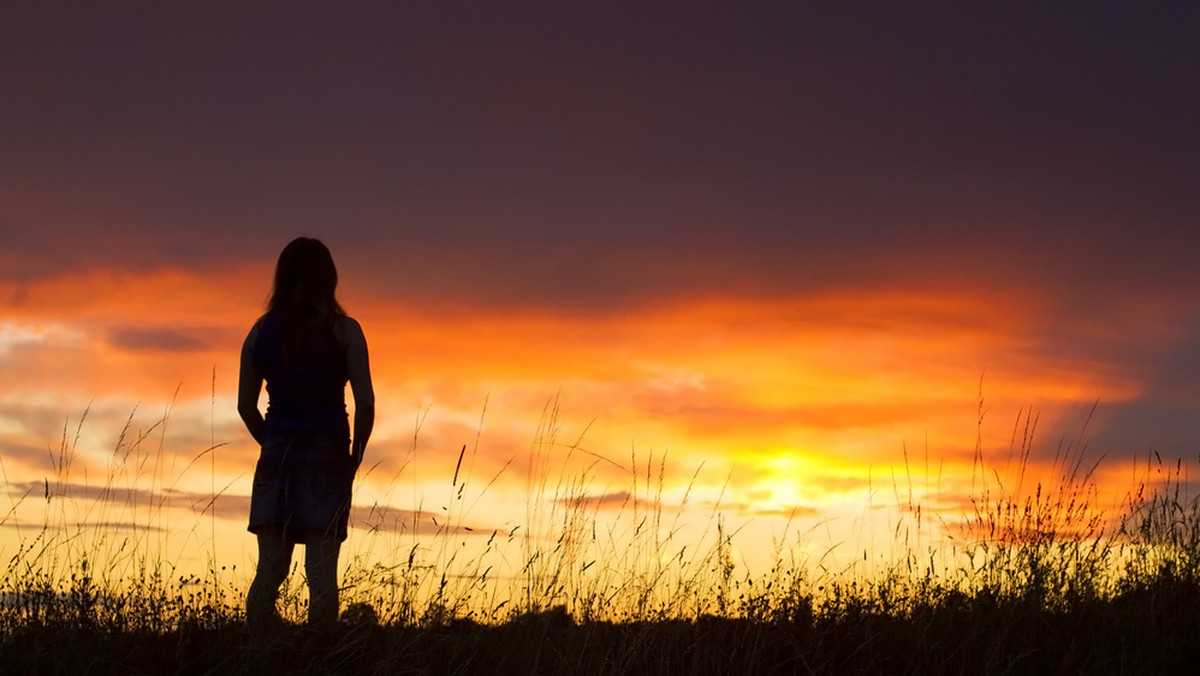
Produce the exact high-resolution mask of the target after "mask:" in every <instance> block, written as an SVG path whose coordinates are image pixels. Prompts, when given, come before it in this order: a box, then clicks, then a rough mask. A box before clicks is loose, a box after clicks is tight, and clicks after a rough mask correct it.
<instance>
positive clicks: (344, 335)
mask: <svg viewBox="0 0 1200 676" xmlns="http://www.w3.org/2000/svg"><path fill="white" fill-rule="evenodd" d="M333 328H334V331H335V332H336V333H337V337H338V341H340V342H341V343H342V344H343V345H350V344H351V343H365V342H366V341H367V339H366V336H364V335H363V330H362V326H361V325H360V324H359V323H358V320H357V319H355V318H354V317H351V316H350V315H342V316H341V317H338V320H337V321H336V322H334V325H333Z"/></svg>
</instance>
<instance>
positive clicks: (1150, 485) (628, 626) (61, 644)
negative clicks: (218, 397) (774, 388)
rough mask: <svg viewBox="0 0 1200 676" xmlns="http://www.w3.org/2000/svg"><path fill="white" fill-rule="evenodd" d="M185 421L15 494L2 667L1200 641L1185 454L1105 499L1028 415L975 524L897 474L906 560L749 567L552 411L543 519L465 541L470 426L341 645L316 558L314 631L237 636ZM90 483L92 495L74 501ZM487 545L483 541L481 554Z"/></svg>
mask: <svg viewBox="0 0 1200 676" xmlns="http://www.w3.org/2000/svg"><path fill="white" fill-rule="evenodd" d="M83 417H84V418H86V414H85V416H83ZM166 419H167V416H166V415H164V417H163V419H161V420H159V421H158V422H157V423H155V424H153V425H151V426H150V427H149V428H147V429H145V430H136V429H135V427H134V425H133V422H132V420H133V418H132V417H131V418H130V422H129V423H127V424H126V426H125V429H124V430H123V431H122V433H121V434H120V435H119V438H118V440H117V441H116V443H115V445H114V448H113V451H112V453H111V464H110V466H109V467H108V468H107V472H106V475H105V476H104V477H103V478H102V479H101V480H100V481H99V482H97V483H96V484H95V485H92V484H90V483H89V482H88V481H87V480H84V481H82V482H80V481H77V480H76V477H74V476H73V475H72V472H74V471H75V468H74V458H75V455H76V453H77V448H78V444H79V439H80V435H81V434H82V433H83V432H82V429H83V419H82V418H81V420H80V421H79V422H78V423H77V424H76V425H75V426H74V427H73V428H69V427H64V430H63V435H62V441H61V443H60V445H59V448H58V449H57V450H56V451H55V452H53V453H52V454H51V456H52V464H53V471H54V474H53V477H52V479H51V478H47V479H46V481H45V482H44V483H43V485H42V486H41V488H42V490H41V492H40V494H39V493H38V492H37V491H35V490H34V488H33V487H28V488H27V490H26V491H24V493H23V494H21V495H16V496H14V497H13V498H12V502H11V504H10V506H9V508H8V510H7V512H6V514H5V515H4V516H2V517H0V519H2V521H0V527H4V528H11V529H19V537H18V540H17V544H16V545H15V549H14V550H13V551H11V552H10V551H6V552H4V554H5V556H4V559H5V561H4V571H3V576H2V578H0V651H2V653H3V654H2V655H0V656H2V657H3V658H4V659H6V660H9V663H11V664H13V665H17V666H18V667H19V668H22V669H33V670H36V671H41V672H44V673H52V672H62V673H82V672H86V671H90V670H96V671H111V670H123V671H138V672H157V673H168V672H176V671H197V672H209V671H234V672H249V671H256V670H261V669H263V668H272V669H275V670H277V671H278V670H285V671H298V672H312V673H329V672H349V671H353V672H356V673H358V672H363V673H372V672H378V673H390V672H393V671H397V670H402V669H410V668H411V669H414V670H418V671H429V672H431V673H481V672H482V673H501V672H512V671H518V672H535V673H561V672H572V673H580V672H589V673H590V672H594V673H644V672H650V671H653V672H655V673H661V672H664V671H665V672H688V673H726V672H728V671H730V670H734V669H738V670H743V671H744V670H747V669H749V670H753V671H757V672H763V673H797V672H799V673H841V672H844V671H846V670H851V671H856V672H868V673H872V672H873V673H898V672H899V673H905V672H907V673H964V672H972V673H1014V672H1018V673H1029V672H1041V671H1045V672H1056V671H1060V670H1063V669H1066V670H1069V671H1089V672H1093V671H1099V672H1122V673H1161V672H1162V671H1164V670H1170V669H1176V668H1182V667H1184V666H1188V665H1190V664H1194V660H1195V658H1197V657H1200V649H1198V647H1197V645H1198V644H1200V642H1196V641H1193V640H1191V638H1190V636H1191V631H1192V630H1191V627H1192V626H1195V623H1196V622H1197V621H1200V501H1198V499H1197V498H1196V497H1193V496H1190V495H1189V494H1188V491H1187V487H1188V481H1187V479H1188V477H1187V465H1185V464H1184V463H1183V462H1182V461H1178V462H1176V463H1174V464H1166V463H1164V462H1163V461H1162V460H1161V458H1158V456H1157V455H1153V456H1152V457H1150V458H1147V460H1146V463H1145V465H1144V466H1142V468H1141V470H1140V476H1139V477H1138V478H1137V479H1136V480H1135V481H1134V482H1133V484H1132V485H1131V487H1130V491H1129V493H1128V495H1127V496H1125V498H1124V500H1123V501H1122V502H1121V503H1119V504H1118V505H1117V507H1116V508H1115V509H1105V508H1104V506H1102V505H1101V504H1100V499H1101V498H1100V494H1099V491H1098V488H1097V483H1096V480H1095V471H1096V468H1097V466H1098V463H1099V460H1093V459H1089V455H1088V453H1087V449H1086V444H1085V443H1084V441H1083V436H1082V435H1080V437H1079V438H1078V439H1076V440H1073V441H1069V442H1068V441H1065V440H1064V441H1061V442H1059V443H1058V445H1057V447H1056V449H1055V454H1054V461H1053V467H1052V469H1051V471H1050V473H1049V474H1047V475H1044V476H1034V475H1033V469H1034V468H1035V463H1034V458H1035V457H1036V456H1038V455H1040V452H1039V451H1040V446H1039V445H1038V444H1040V441H1039V440H1038V439H1037V434H1036V432H1037V419H1036V417H1035V416H1033V415H1032V414H1031V413H1024V414H1023V415H1022V416H1021V417H1019V418H1018V420H1017V422H1016V424H1015V426H1014V431H1013V440H1012V444H1011V446H1010V448H1009V450H1008V452H1007V454H1006V455H1004V456H1003V457H1001V463H1000V464H997V465H993V464H991V463H990V462H988V461H986V460H985V455H986V454H985V449H983V448H982V444H977V448H976V453H975V455H976V459H975V474H976V478H975V490H974V491H973V494H972V495H970V496H968V497H969V504H970V508H969V509H968V510H967V511H966V512H965V513H963V514H962V515H961V516H960V517H959V518H954V517H949V518H947V517H945V516H942V517H930V516H929V514H928V513H927V512H926V510H925V508H924V507H923V505H922V504H921V497H920V495H916V496H915V497H914V491H913V482H914V480H913V479H912V477H911V472H910V473H909V474H908V475H907V476H908V478H907V479H906V480H905V484H906V485H899V484H898V486H897V488H896V490H895V497H896V502H897V504H899V505H900V507H901V508H902V510H903V514H902V515H901V516H900V517H898V519H897V525H896V529H895V531H894V533H895V537H896V540H897V541H898V543H899V544H900V550H899V555H898V556H895V557H893V558H892V559H891V560H889V561H888V562H887V563H886V564H885V565H882V566H879V567H876V568H873V569H870V570H869V571H868V570H866V569H863V568H860V567H856V566H846V567H843V568H840V569H839V568H830V567H829V566H826V565H816V564H820V563H822V562H823V560H818V561H815V562H814V561H812V560H810V559H809V558H808V555H807V554H805V551H807V546H808V545H809V544H810V543H808V542H807V541H806V538H805V536H804V534H803V533H800V532H798V531H796V530H794V529H793V530H792V531H790V533H787V534H785V535H784V536H783V537H782V538H780V539H779V540H777V542H776V546H775V550H774V556H773V561H772V563H771V565H770V566H769V567H768V568H767V569H766V570H763V571H757V572H755V571H747V570H746V569H745V568H744V567H742V566H739V565H737V564H736V562H735V560H734V556H733V549H734V546H735V541H736V540H737V538H738V537H739V531H738V526H737V525H736V524H730V522H729V521H728V520H727V519H726V517H725V516H723V514H722V510H721V509H720V506H719V504H718V506H716V507H713V508H711V509H708V510H703V511H705V513H706V514H707V517H706V518H707V522H706V523H707V526H706V527H705V528H704V529H703V535H702V536H701V537H700V538H699V539H696V538H690V539H685V538H683V536H682V535H681V533H682V532H683V528H682V524H681V514H683V513H684V510H683V509H682V508H676V507H687V506H688V503H689V500H690V496H691V492H692V487H693V486H694V485H695V482H696V478H695V476H693V477H692V481H691V482H690V483H689V484H688V488H687V489H686V490H685V491H684V493H683V495H682V499H681V500H677V499H673V501H674V502H682V505H674V506H668V505H667V500H666V499H665V498H664V490H665V487H666V486H667V485H668V477H667V464H666V460H665V458H663V457H661V456H659V457H654V456H648V457H638V455H637V454H636V453H631V454H630V457H629V458H628V459H627V463H628V464H619V463H613V462H612V461H611V460H609V459H607V458H604V457H600V456H598V455H595V454H593V453H591V452H590V451H588V450H587V449H585V448H584V447H583V445H582V441H581V439H575V440H573V441H563V440H562V439H561V427H560V425H559V422H558V409H557V403H556V402H551V404H549V405H548V406H547V408H546V410H545V412H544V414H543V416H542V419H541V422H540V424H539V427H538V431H537V433H536V435H535V438H534V440H533V443H532V444H531V448H530V453H529V456H528V458H527V459H526V461H527V462H528V467H527V470H528V472H527V475H528V476H529V482H530V483H529V485H528V486H527V491H526V493H527V496H528V497H527V500H528V503H527V511H526V518H525V522H524V523H522V524H520V525H517V526H514V527H512V528H510V529H507V530H496V531H494V532H491V533H490V534H486V533H485V534H479V533H470V534H468V533H467V532H466V531H467V529H469V528H471V527H472V526H471V523H472V519H473V516H474V509H476V508H477V505H478V504H479V500H480V498H481V497H482V496H483V495H485V494H486V493H487V491H489V490H491V489H493V487H494V485H495V482H496V481H497V479H498V476H499V475H492V476H485V477H482V478H480V479H478V480H477V479H476V478H475V477H474V476H473V467H474V466H475V462H474V460H475V456H476V454H478V453H479V439H478V438H476V439H475V440H473V441H472V440H467V441H468V443H464V444H463V445H462V447H461V450H460V452H459V455H458V460H457V463H456V466H455V469H454V471H453V473H452V476H450V477H447V478H448V482H447V485H448V487H449V491H448V495H449V498H448V501H447V503H446V504H445V505H444V507H445V509H444V511H440V517H441V518H440V520H439V521H438V525H437V532H436V533H433V534H424V535H418V529H417V528H416V527H415V526H416V523H415V520H416V519H417V518H418V515H422V514H425V512H423V511H422V510H423V508H424V505H415V506H414V507H415V509H414V510H413V512H412V513H405V514H404V516H403V518H409V519H412V520H413V521H414V523H413V524H411V526H412V527H410V528H408V529H397V528H384V527H381V524H384V522H385V521H386V519H388V518H393V519H394V518H400V517H397V515H396V513H395V512H394V510H393V511H389V509H390V508H389V507H388V505H386V504H383V503H378V502H377V503H376V504H373V505H370V506H360V507H359V508H358V512H357V516H358V518H359V520H360V521H361V525H364V526H365V528H366V532H365V533H362V534H360V535H361V536H360V537H359V538H358V539H357V543H358V544H357V545H356V547H355V548H353V549H351V550H349V551H346V552H345V556H346V560H347V562H348V565H347V569H346V571H345V572H344V574H343V576H342V584H343V605H344V607H345V612H344V614H343V621H342V623H341V624H340V626H339V628H338V629H337V630H336V631H335V632H334V634H333V635H328V634H324V635H318V634H310V633H306V632H305V631H304V630H303V628H302V626H301V625H300V624H299V622H300V619H301V618H303V617H304V615H305V596H306V594H305V593H304V588H303V580H302V577H301V576H300V575H299V572H298V571H297V572H296V574H294V575H292V576H291V577H290V578H289V582H288V583H287V586H286V588H285V589H284V591H283V594H282V597H281V610H282V612H283V615H284V617H285V618H288V619H290V620H292V621H293V622H294V623H296V628H295V629H294V630H287V631H283V632H282V633H280V634H278V635H275V636H271V637H267V638H263V637H261V636H258V637H251V636H249V635H247V634H245V633H244V632H243V630H242V618H243V615H242V605H243V602H244V591H245V581H246V572H247V571H242V573H241V574H240V575H239V574H238V573H237V572H236V571H235V570H234V569H232V568H231V569H223V568H221V567H219V566H218V564H217V557H216V555H215V552H214V550H208V553H207V557H208V559H207V560H209V561H210V562H211V563H210V565H209V566H208V570H207V571H205V572H202V573H187V574H180V573H179V568H178V567H177V566H176V565H175V564H174V563H172V562H171V561H170V560H169V559H167V558H164V555H163V554H162V552H165V551H169V550H170V549H171V548H170V547H169V546H168V545H169V544H170V542H169V541H170V540H171V539H172V538H173V539H175V540H176V544H178V541H180V540H182V541H186V542H190V543H193V545H194V546H195V547H199V548H201V549H203V548H204V547H212V546H213V545H212V543H211V537H209V534H210V533H211V532H212V531H211V530H209V531H207V532H206V531H205V529H204V525H203V522H201V521H197V523H196V525H195V526H193V527H192V529H191V530H190V531H184V532H179V530H178V528H177V527H174V526H171V525H170V523H169V519H168V517H167V513H168V511H169V510H170V509H172V508H173V505H172V504H171V503H170V500H171V498H170V496H171V494H172V490H171V489H172V488H173V486H174V485H175V482H177V481H178V476H179V475H181V474H182V473H183V472H186V471H191V470H193V469H194V468H196V467H197V466H198V463H199V462H200V461H201V460H202V459H203V458H205V457H207V454H208V453H211V452H212V451H213V450H214V449H215V448H216V447H217V444H215V443H214V444H213V445H212V446H211V447H210V448H208V449H204V450H202V451H201V452H199V453H198V454H197V455H196V456H195V457H194V458H193V459H192V461H191V462H190V463H189V464H188V465H187V466H186V467H184V468H178V469H176V468H164V467H162V456H163V449H162V444H163V443H164V441H163V439H164V436H163V435H162V426H164V425H166V422H167V420H166ZM481 424H482V423H481ZM156 439H157V442H158V443H157V446H156V445H155V440H156ZM415 443H416V442H415V439H414V448H415ZM905 453H907V451H905ZM609 464H619V466H620V467H621V468H622V469H623V470H624V471H625V473H626V475H627V476H628V481H629V484H628V487H627V488H626V489H624V490H622V491H618V492H616V493H612V492H610V493H609V495H610V496H611V495H618V496H621V503H620V504H619V505H618V506H617V507H619V508H617V509H613V505H612V504H606V505H602V504H601V502H600V501H599V500H597V499H596V496H595V495H594V493H593V492H592V488H593V483H594V477H595V473H596V472H597V471H598V468H599V467H601V466H602V465H609ZM906 464H907V463H906ZM0 469H3V466H2V465H0ZM168 469H174V470H175V476H165V475H164V471H166V470H168ZM910 470H911V467H910ZM404 471H405V467H402V468H401V469H400V470H399V472H398V473H397V478H396V479H395V480H394V481H393V483H397V482H398V481H399V478H398V477H399V476H400V474H401V473H403V472H404ZM504 471H506V470H501V472H504ZM4 480H5V485H6V486H10V488H11V487H12V486H14V485H15V484H12V483H10V482H9V481H8V477H7V476H5V477H4ZM80 485H83V486H89V487H90V489H89V490H87V491H85V494H82V495H72V494H70V491H71V490H78V486H80ZM146 485H149V488H150V489H151V490H142V488H143V487H145V486H146ZM213 492H214V496H213V499H216V497H217V493H218V489H217V487H216V486H215V485H214V491H213ZM385 497H386V496H385ZM33 501H42V502H44V505H42V507H43V509H41V510H40V512H41V514H42V522H41V523H40V524H33V523H28V522H25V521H22V520H21V519H20V518H18V516H17V515H19V514H25V513H27V512H29V511H30V510H29V509H28V508H29V507H31V506H32V505H31V503H32V502H33ZM384 502H386V500H385V501H384ZM209 506H210V507H211V505H209ZM602 507H604V508H605V509H604V511H603V513H602V512H601V510H602ZM206 513H209V512H205V510H204V509H201V514H206ZM372 524H373V525H372ZM468 537H470V538H473V541H474V542H476V543H478V546H476V547H473V548H466V547H464V546H463V544H462V543H463V542H464V540H465V539H466V538H468ZM201 553H202V554H204V552H201ZM818 559H821V557H819V556H818ZM0 669H2V667H0Z"/></svg>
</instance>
